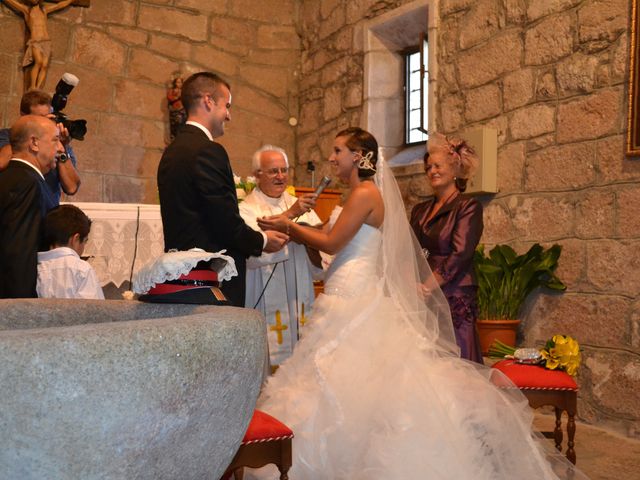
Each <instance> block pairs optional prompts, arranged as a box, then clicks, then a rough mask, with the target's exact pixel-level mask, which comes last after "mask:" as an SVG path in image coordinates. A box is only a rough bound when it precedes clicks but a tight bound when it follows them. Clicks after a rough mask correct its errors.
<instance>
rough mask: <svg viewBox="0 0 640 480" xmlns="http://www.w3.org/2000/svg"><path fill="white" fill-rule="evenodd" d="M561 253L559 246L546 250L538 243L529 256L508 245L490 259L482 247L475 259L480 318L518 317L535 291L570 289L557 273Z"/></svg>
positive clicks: (532, 247)
mask: <svg viewBox="0 0 640 480" xmlns="http://www.w3.org/2000/svg"><path fill="white" fill-rule="evenodd" d="M561 251H562V247H561V246H560V245H557V244H556V245H553V246H551V247H549V248H548V249H546V250H545V249H544V248H543V247H542V246H541V245H540V244H537V243H536V244H534V245H532V246H531V247H530V248H529V250H528V251H527V252H526V253H524V254H522V255H517V254H516V252H515V251H514V250H513V249H512V248H511V247H510V246H508V245H496V246H495V247H494V248H492V249H491V251H490V252H489V255H488V256H486V255H485V251H484V246H483V245H479V246H478V248H477V249H476V251H475V252H474V257H473V260H474V272H475V274H476V281H477V283H478V306H479V310H480V313H479V316H480V318H482V319H492V318H495V319H503V318H517V316H518V313H519V311H520V309H521V307H522V305H523V303H524V302H525V300H526V298H527V297H528V295H529V294H530V293H531V292H533V291H534V290H535V289H537V288H539V287H545V288H549V289H551V290H556V291H563V290H566V285H565V284H564V283H562V281H561V280H560V279H559V278H558V277H557V276H556V275H555V273H554V271H555V269H556V268H557V266H558V258H559V257H560V253H561Z"/></svg>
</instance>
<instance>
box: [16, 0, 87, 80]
mask: <svg viewBox="0 0 640 480" xmlns="http://www.w3.org/2000/svg"><path fill="white" fill-rule="evenodd" d="M74 2H75V3H76V4H77V3H78V2H76V1H75V0H61V1H59V2H58V3H53V4H48V5H45V3H44V0H27V4H26V5H25V4H24V3H22V2H21V1H20V0H4V3H5V4H7V5H8V6H9V7H11V8H13V9H14V10H16V11H17V12H19V13H21V14H22V15H23V16H24V22H25V24H26V25H27V35H28V38H27V44H26V48H25V52H24V58H23V60H22V66H23V67H28V66H30V65H33V67H32V68H31V72H30V74H29V82H28V84H29V89H32V88H42V86H43V85H44V80H45V77H46V76H47V69H48V68H49V59H50V58H51V39H50V38H49V32H48V30H47V16H48V15H49V14H50V13H53V12H56V11H58V10H62V9H63V8H65V7H67V6H69V5H71V4H72V3H74Z"/></svg>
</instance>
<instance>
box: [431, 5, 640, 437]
mask: <svg viewBox="0 0 640 480" xmlns="http://www.w3.org/2000/svg"><path fill="white" fill-rule="evenodd" d="M440 8H441V18H440V21H441V29H440V30H441V34H440V37H439V40H440V46H441V48H440V50H439V56H438V62H439V65H440V68H441V70H440V73H441V78H440V82H439V83H438V86H437V99H436V101H437V103H438V104H439V106H440V112H439V113H440V117H439V119H440V123H439V125H438V126H439V128H440V129H441V130H443V131H444V132H446V133H453V132H456V131H458V130H462V129H464V128H468V127H470V126H480V125H486V126H491V127H493V128H496V129H497V130H498V143H499V149H498V184H499V189H500V193H499V194H498V195H496V196H495V197H490V198H485V199H484V200H485V207H486V209H485V216H484V218H485V232H484V236H483V241H484V242H485V243H487V244H495V243H509V244H511V245H512V246H514V248H516V250H518V251H524V250H525V249H526V248H528V247H529V246H530V245H531V244H532V243H534V242H541V243H543V244H547V245H548V244H552V243H560V244H561V245H562V246H563V253H562V256H561V258H560V268H559V271H558V273H559V275H560V277H561V278H562V279H563V280H564V281H565V282H566V283H567V285H568V289H567V292H566V293H565V294H563V295H537V296H536V297H535V298H534V299H532V301H531V302H529V304H528V305H527V309H526V313H525V315H524V319H523V320H524V322H523V331H522V332H521V333H523V336H524V338H523V343H526V344H535V343H536V342H541V341H544V340H545V339H547V338H549V337H550V336H551V335H553V334H555V333H566V334H569V335H572V336H574V337H575V338H577V339H578V340H579V341H580V342H581V344H582V346H583V348H584V351H583V355H584V367H583V368H582V369H581V371H580V377H579V383H580V386H581V394H580V397H581V402H580V415H581V417H582V418H584V419H586V420H589V421H593V422H599V423H605V422H606V423H611V424H612V425H614V426H616V427H618V428H620V429H621V430H622V431H624V432H625V433H628V434H631V435H636V436H637V435H640V428H639V427H640V423H639V422H638V420H640V404H638V401H637V398H638V397H637V392H638V391H639V390H640V297H639V296H638V291H639V288H638V285H639V284H640V273H639V272H640V221H639V220H638V219H639V218H640V217H639V216H638V213H637V212H638V207H637V204H638V202H639V201H640V186H639V184H638V180H640V159H628V158H625V156H624V144H625V129H626V108H627V107H626V105H627V97H626V94H627V85H626V82H627V78H628V40H629V27H628V25H629V8H630V7H629V2H627V1H626V0H602V1H600V0H597V1H594V0H584V1H579V0H557V1H549V2H525V1H519V0H514V1H506V2H503V1H497V0H482V1H477V2H475V1H473V2H472V1H466V0H458V1H445V2H442V3H441V7H440Z"/></svg>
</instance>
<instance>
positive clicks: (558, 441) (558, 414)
mask: <svg viewBox="0 0 640 480" xmlns="http://www.w3.org/2000/svg"><path fill="white" fill-rule="evenodd" d="M555 409H556V428H555V429H554V430H553V438H554V439H555V441H556V448H557V449H558V451H560V452H561V451H562V409H560V408H558V407H555Z"/></svg>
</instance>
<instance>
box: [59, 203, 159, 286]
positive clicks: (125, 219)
mask: <svg viewBox="0 0 640 480" xmlns="http://www.w3.org/2000/svg"><path fill="white" fill-rule="evenodd" d="M65 203H72V204H73V205H75V206H77V207H78V208H80V209H81V210H82V211H83V212H84V213H86V214H87V215H88V216H89V218H90V219H91V220H92V224H91V232H90V233H89V241H88V243H87V246H86V247H85V250H84V254H83V255H84V256H88V257H90V258H89V260H88V261H89V263H90V264H91V266H92V267H93V268H94V270H95V271H96V273H97V275H98V280H99V282H100V285H102V286H104V285H107V284H109V283H113V284H114V285H115V286H116V287H120V286H121V285H122V283H123V282H125V281H127V280H129V279H130V276H131V269H132V266H133V271H134V272H136V271H137V270H138V269H140V267H142V266H143V265H146V264H147V263H149V262H150V261H153V260H155V259H156V258H158V257H159V256H160V255H162V253H163V252H164V236H163V234H162V218H161V217H160V205H142V204H133V203H118V204H114V203H84V202H65ZM138 217H139V225H138ZM136 230H137V232H136ZM136 246H137V249H136ZM134 254H135V264H134Z"/></svg>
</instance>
